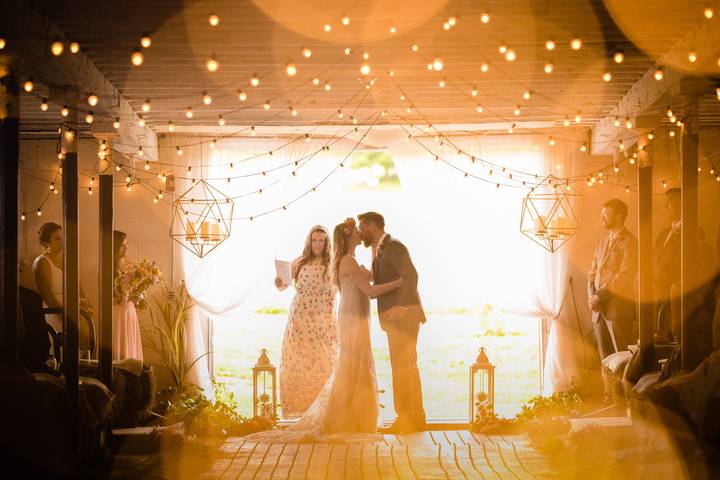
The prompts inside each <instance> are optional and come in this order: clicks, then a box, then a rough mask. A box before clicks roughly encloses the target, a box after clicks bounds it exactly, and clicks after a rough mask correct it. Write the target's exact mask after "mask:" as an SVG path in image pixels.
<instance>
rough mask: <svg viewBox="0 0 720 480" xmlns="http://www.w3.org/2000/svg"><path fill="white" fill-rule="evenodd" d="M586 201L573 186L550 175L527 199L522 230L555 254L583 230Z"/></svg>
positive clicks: (521, 221)
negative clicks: (581, 219)
mask: <svg viewBox="0 0 720 480" xmlns="http://www.w3.org/2000/svg"><path fill="white" fill-rule="evenodd" d="M582 200H583V197H582V195H580V194H579V193H577V192H576V191H575V190H573V188H572V187H571V186H570V184H569V183H566V182H565V181H564V180H561V179H559V178H557V177H555V176H553V175H549V176H547V177H545V178H544V179H543V180H542V181H541V182H540V183H539V184H537V185H536V186H535V187H534V188H533V190H532V191H531V192H530V193H529V194H528V195H527V196H526V197H525V198H524V199H523V207H522V214H521V216H520V231H521V232H522V233H523V234H524V235H525V236H527V237H528V238H530V239H531V240H532V241H533V242H535V243H537V244H538V245H540V246H542V247H543V248H545V249H546V250H548V251H549V252H551V253H552V252H555V251H557V250H558V249H559V248H560V247H562V246H563V245H564V244H565V243H566V242H567V241H568V240H569V239H570V237H572V236H573V235H574V234H575V233H577V232H578V231H579V230H580V218H581V217H580V216H581V214H582Z"/></svg>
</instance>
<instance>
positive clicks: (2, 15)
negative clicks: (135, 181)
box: [0, 0, 158, 160]
mask: <svg viewBox="0 0 720 480" xmlns="http://www.w3.org/2000/svg"><path fill="white" fill-rule="evenodd" d="M30 5H31V4H30V2H27V1H24V0H3V1H2V2H0V32H2V33H3V36H4V37H5V38H6V39H7V46H6V47H5V50H6V52H7V53H9V54H11V55H14V56H15V57H17V59H18V60H19V63H18V67H19V76H20V78H21V79H27V78H32V79H33V82H34V83H36V84H37V90H38V91H42V92H43V95H46V96H47V99H48V100H49V101H51V102H54V103H57V104H59V105H68V106H70V107H72V108H77V109H80V110H82V111H90V110H93V114H94V115H95V116H96V117H97V121H96V122H94V123H93V124H92V125H91V126H90V131H91V132H96V131H97V132H99V133H103V132H107V131H108V125H109V126H110V128H112V122H113V121H114V119H116V118H118V119H119V120H120V128H119V129H118V130H117V131H116V133H117V138H116V140H115V142H116V145H117V149H118V150H119V151H120V152H122V153H126V154H128V155H132V154H134V153H135V152H137V149H138V146H140V145H142V147H143V151H144V153H145V158H147V159H148V160H157V158H158V151H157V135H156V134H155V132H154V131H153V130H151V129H149V128H143V127H140V126H139V125H138V120H139V117H138V115H137V113H136V112H135V111H134V110H133V108H132V106H131V105H130V103H128V101H127V100H126V99H125V98H124V97H123V96H122V95H121V94H120V92H119V91H118V90H117V88H115V86H114V85H113V84H112V83H111V82H110V81H109V80H108V79H107V77H106V75H105V74H104V73H103V72H102V71H100V69H99V68H98V67H97V66H96V65H95V64H94V63H93V62H92V61H90V60H89V59H88V57H87V56H86V55H85V54H84V53H83V52H82V50H81V51H80V52H78V53H76V54H73V53H71V52H70V51H69V47H68V45H69V42H70V39H68V38H67V36H66V35H65V34H64V32H62V31H61V30H60V29H59V28H58V27H57V26H56V25H54V24H53V23H51V22H50V21H49V20H48V19H47V17H46V16H45V15H43V14H42V12H40V11H39V10H37V9H33V8H32V7H31V6H30ZM56 40H59V41H62V42H63V43H64V46H65V51H64V52H63V53H62V55H60V56H57V57H56V56H53V54H52V53H51V51H50V46H51V44H52V43H53V42H54V41H56ZM81 48H82V45H81ZM128 55H129V53H128ZM129 61H130V60H129V56H128V62H129ZM89 93H94V94H95V95H97V96H98V97H99V98H100V103H99V104H98V105H97V106H96V107H95V108H92V107H90V106H89V105H88V104H87V102H86V100H87V95H88V94H89ZM83 117H84V114H83V115H81V119H82V118H83ZM59 120H60V119H58V123H59ZM81 121H82V120H81ZM113 130H114V129H113Z"/></svg>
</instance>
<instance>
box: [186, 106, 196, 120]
mask: <svg viewBox="0 0 720 480" xmlns="http://www.w3.org/2000/svg"><path fill="white" fill-rule="evenodd" d="M193 115H194V114H193V110H192V107H187V110H185V116H186V117H187V118H193Z"/></svg>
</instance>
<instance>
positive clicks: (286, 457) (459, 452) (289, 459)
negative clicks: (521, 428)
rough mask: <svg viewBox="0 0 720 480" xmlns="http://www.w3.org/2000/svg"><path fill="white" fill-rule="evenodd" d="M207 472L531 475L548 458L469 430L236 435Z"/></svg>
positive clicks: (252, 475)
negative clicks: (329, 438)
mask: <svg viewBox="0 0 720 480" xmlns="http://www.w3.org/2000/svg"><path fill="white" fill-rule="evenodd" d="M222 452H223V456H222V457H220V458H219V459H218V460H217V461H216V462H215V464H214V466H213V468H212V470H211V471H210V472H209V473H208V475H206V476H203V477H204V478H208V479H210V478H214V479H220V478H221V479H245V478H247V479H269V478H273V479H291V478H297V479H301V478H302V479H304V478H307V479H332V480H335V479H346V478H348V479H406V478H407V479H422V480H425V479H456V478H457V479H469V478H479V479H526V478H546V477H548V476H550V475H549V471H548V468H547V464H546V462H545V460H544V458H543V456H542V455H541V454H539V453H538V452H537V451H535V450H534V449H533V448H532V447H530V446H529V445H528V443H527V440H526V439H525V438H524V437H520V436H512V437H511V436H487V435H482V434H473V433H470V432H468V431H434V432H422V433H413V434H405V435H384V436H383V441H382V442H377V443H371V444H364V445H359V444H322V443H300V444H298V443H290V444H279V443H255V442H247V441H244V440H243V439H242V438H241V437H231V438H229V439H228V440H227V441H226V442H225V444H224V445H223V446H222Z"/></svg>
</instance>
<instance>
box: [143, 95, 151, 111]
mask: <svg viewBox="0 0 720 480" xmlns="http://www.w3.org/2000/svg"><path fill="white" fill-rule="evenodd" d="M142 111H143V112H145V113H147V112H149V111H150V99H149V98H148V99H147V100H145V101H144V102H143V104H142Z"/></svg>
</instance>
